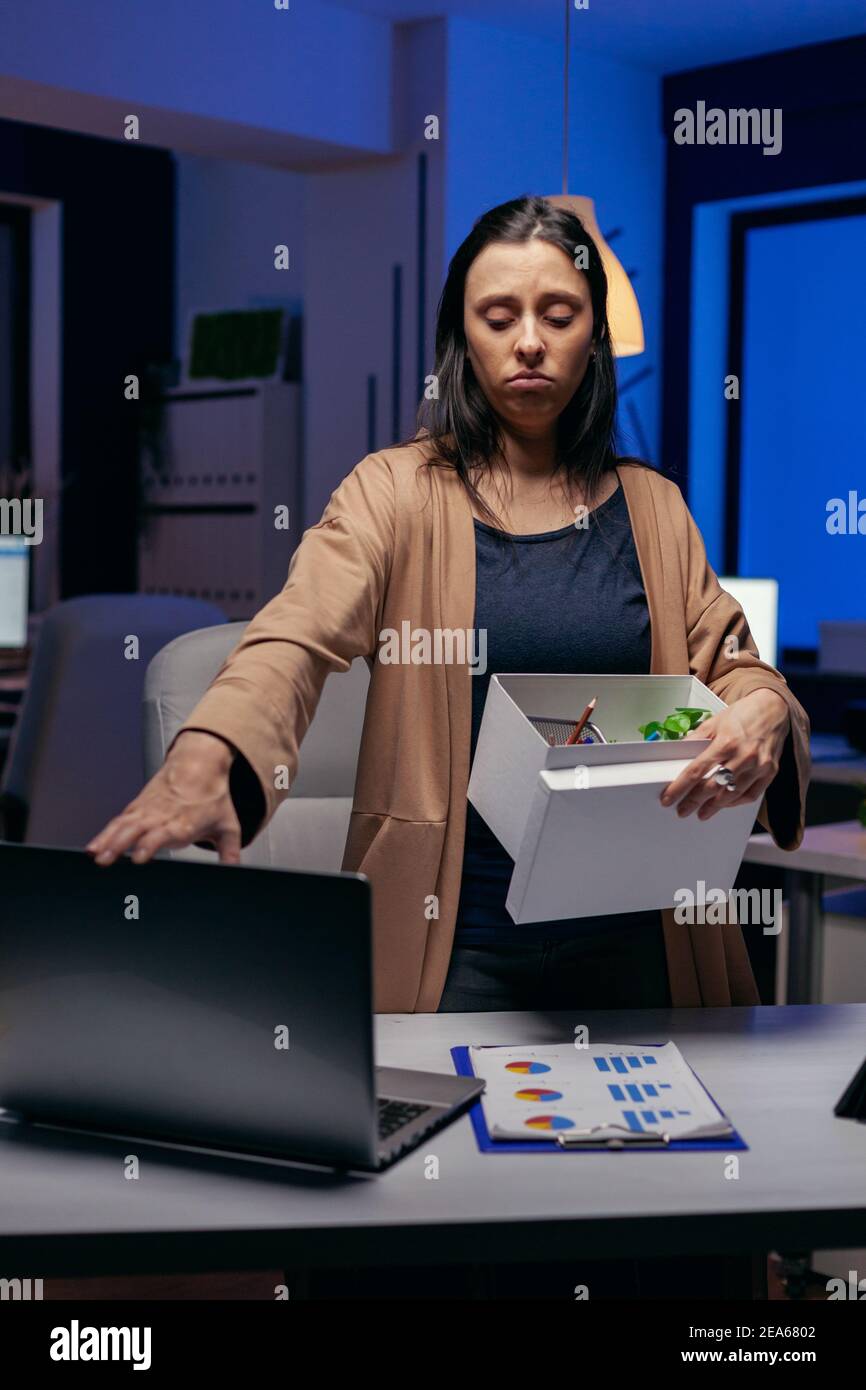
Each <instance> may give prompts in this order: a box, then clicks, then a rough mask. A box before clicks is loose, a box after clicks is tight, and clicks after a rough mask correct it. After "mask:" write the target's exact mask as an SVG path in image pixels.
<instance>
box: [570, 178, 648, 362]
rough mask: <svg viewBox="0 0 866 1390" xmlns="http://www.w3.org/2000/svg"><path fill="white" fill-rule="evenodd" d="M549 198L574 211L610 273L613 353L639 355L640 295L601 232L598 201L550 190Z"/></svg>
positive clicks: (608, 307)
mask: <svg viewBox="0 0 866 1390" xmlns="http://www.w3.org/2000/svg"><path fill="white" fill-rule="evenodd" d="M546 201H547V202H548V203H553V204H554V205H555V206H557V207H562V208H565V209H566V211H567V212H573V213H575V214H576V215H577V216H578V217H579V218H580V220H581V222H582V223H583V225H584V227H585V228H586V230H587V231H588V232H589V235H590V236H591V237H592V239H593V241H594V242H595V244H596V246H597V247H598V249H599V253H600V255H601V260H602V264H603V265H604V270H605V274H606V275H607V321H608V325H609V327H610V337H611V346H612V348H613V352H614V356H615V357H636V356H637V355H638V353H640V352H643V351H644V336H643V322H642V320H641V316H640V307H639V305H638V302H637V295H636V294H635V292H634V290H633V289H632V285H631V281H630V280H629V278H628V276H627V275H626V273H625V271H624V270H623V268H622V263H621V262H620V260H619V259H618V257H617V256H615V255H614V253H613V251H611V249H610V247H609V246H608V244H607V242H606V241H605V239H604V237H603V236H602V234H601V228H600V227H599V225H598V220H597V219H596V215H595V203H594V202H593V200H592V198H583V197H580V196H579V195H578V194H576V193H553V194H549V195H547V197H546Z"/></svg>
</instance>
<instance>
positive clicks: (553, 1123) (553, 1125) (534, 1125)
mask: <svg viewBox="0 0 866 1390" xmlns="http://www.w3.org/2000/svg"><path fill="white" fill-rule="evenodd" d="M526 1127H527V1129H574V1120H570V1119H569V1118H568V1116H567V1115H533V1116H532V1118H531V1119H530V1120H527V1121H526Z"/></svg>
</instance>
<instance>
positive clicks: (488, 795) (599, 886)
mask: <svg viewBox="0 0 866 1390" xmlns="http://www.w3.org/2000/svg"><path fill="white" fill-rule="evenodd" d="M593 695H597V696H598V703H597V705H596V708H595V712H594V714H593V720H594V722H597V723H598V725H599V726H600V728H601V730H602V732H603V733H604V735H605V737H606V738H607V739H615V740H617V742H614V743H610V742H609V743H607V744H576V745H574V746H572V747H565V746H560V747H555V748H553V747H551V746H550V745H549V744H548V743H547V742H546V741H545V739H544V738H543V737H542V735H541V734H540V733H539V732H538V731H537V730H536V729H535V728H534V727H533V725H532V724H531V723H530V721H529V718H528V717H527V716H533V717H540V718H551V719H556V718H558V719H577V718H578V717H579V715H580V714H581V713H582V711H583V709H584V708H585V706H586V705H587V704H588V703H589V701H590V700H591V699H592V697H593ZM677 705H685V706H697V707H700V708H705V709H709V710H711V711H712V713H713V714H716V713H718V711H720V710H722V709H724V708H725V704H724V701H722V700H720V699H719V698H718V696H717V695H714V694H713V693H712V691H710V690H708V689H707V687H706V686H705V685H702V684H701V682H700V681H699V680H696V679H695V678H694V677H693V676H640V675H635V676H629V675H507V674H504V675H503V674H499V675H493V676H491V678H490V685H489V687H488V693H487V700H486V703H485V706H484V716H483V719H482V721H481V729H480V732H479V736H478V743H477V746H476V750H475V757H474V759H473V763H472V771H471V775H470V778H469V789H468V795H469V800H470V801H471V802H472V805H473V806H474V807H475V809H476V810H477V811H478V813H479V815H481V816H482V817H483V819H484V820H485V821H486V822H487V824H488V825H489V826H490V829H491V830H492V831H493V833H494V834H495V835H496V837H497V838H498V839H499V840H500V841H501V843H502V845H503V846H504V847H505V849H506V851H507V852H508V854H509V855H510V856H511V858H512V859H513V860H514V861H515V866H514V873H513V875H512V878H511V885H510V887H509V891H508V898H507V900H506V907H507V909H508V912H509V914H510V916H511V917H513V919H514V921H515V922H518V923H523V922H548V921H558V920H562V919H565V918H570V917H590V916H595V915H607V914H610V913H619V912H644V911H650V910H651V909H653V908H662V907H672V906H674V905H675V896H674V895H675V894H676V893H677V892H678V891H681V890H683V889H686V888H687V889H690V891H691V892H693V893H695V894H696V896H697V895H698V894H699V891H700V890H699V887H698V885H699V883H700V882H701V881H703V883H704V885H705V891H706V892H709V891H710V889H716V888H720V889H721V890H722V891H723V892H725V893H727V892H728V891H729V890H730V889H731V888H732V887H733V884H734V880H735V878H736V876H737V872H738V870H739V867H740V864H741V862H742V858H743V855H744V853H745V849H746V842H747V840H748V838H749V835H750V834H751V832H752V827H753V825H754V821H755V817H756V815H757V813H758V809H759V807H760V803H761V799H762V798H761V797H758V798H757V799H756V800H755V801H754V802H750V803H748V804H745V805H742V806H737V807H733V808H727V807H726V808H725V809H724V810H722V811H720V812H719V814H718V815H716V816H712V817H710V819H709V820H706V821H699V820H698V818H697V815H696V814H692V815H690V816H685V817H681V816H679V815H678V814H677V811H676V807H673V806H662V805H661V803H660V801H659V799H658V798H659V793H660V792H661V790H662V787H663V786H664V785H665V784H666V783H668V782H671V781H673V779H674V778H675V777H677V776H678V775H679V773H680V772H681V771H682V768H683V764H684V763H686V762H688V761H690V760H691V759H692V758H694V757H697V755H698V754H699V753H702V752H703V751H704V750H705V749H706V748H707V747H708V746H709V743H710V740H709V739H688V740H686V739H682V740H672V741H668V740H664V741H662V740H659V741H656V742H650V743H647V742H645V741H644V740H643V739H642V737H641V735H640V734H639V733H638V725H639V724H646V723H648V722H649V721H650V720H651V719H663V718H665V716H666V715H668V714H670V713H671V712H672V711H673V710H674V709H675V707H676V706H677Z"/></svg>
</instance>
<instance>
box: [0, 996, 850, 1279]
mask: <svg viewBox="0 0 866 1390" xmlns="http://www.w3.org/2000/svg"><path fill="white" fill-rule="evenodd" d="M376 1022H377V1038H378V1057H377V1060H378V1061H379V1062H380V1063H383V1064H388V1065H393V1066H400V1065H402V1066H408V1067H419V1068H429V1069H430V1070H440V1071H451V1069H452V1067H451V1059H450V1053H449V1048H450V1046H451V1045H452V1044H458V1043H471V1042H479V1043H481V1042H486V1043H493V1042H499V1043H514V1042H519V1041H526V1042H530V1041H531V1042H555V1041H561V1040H562V1039H564V1038H569V1037H571V1036H572V1035H573V1029H574V1027H575V1025H576V1024H578V1023H586V1024H588V1025H589V1029H590V1040H591V1041H593V1042H605V1041H607V1042H634V1043H636V1044H637V1043H640V1042H653V1041H656V1042H657V1041H660V1040H664V1039H667V1038H674V1039H675V1040H676V1042H677V1043H678V1045H679V1046H680V1048H681V1050H682V1051H683V1053H684V1055H685V1057H686V1059H687V1061H688V1062H689V1063H690V1064H691V1065H692V1066H693V1067H694V1068H695V1070H696V1071H697V1072H698V1074H699V1076H700V1077H701V1079H702V1080H703V1082H704V1083H705V1085H706V1086H707V1088H708V1089H709V1091H710V1092H711V1094H712V1095H713V1096H714V1097H715V1098H716V1100H717V1101H718V1103H719V1104H720V1105H721V1106H722V1107H723V1109H726V1110H727V1112H728V1113H729V1115H730V1117H731V1119H732V1121H733V1122H734V1124H735V1126H736V1127H737V1128H738V1129H739V1130H740V1132H741V1133H742V1135H743V1137H744V1139H745V1140H746V1142H747V1143H748V1144H749V1146H750V1149H749V1151H748V1152H742V1153H740V1154H739V1155H738V1160H739V1177H738V1178H736V1179H732V1178H730V1177H729V1176H726V1165H727V1163H728V1161H729V1155H728V1154H727V1153H726V1152H725V1151H718V1152H713V1153H694V1152H688V1153H665V1152H663V1151H656V1152H645V1153H633V1152H632V1153H629V1152H623V1151H621V1152H618V1153H604V1152H592V1153H563V1154H549V1155H548V1154H545V1155H542V1154H527V1155H523V1154H481V1153H479V1152H478V1150H477V1148H476V1144H475V1138H474V1135H473V1132H472V1128H471V1125H470V1121H469V1117H468V1116H463V1117H461V1118H460V1119H459V1120H458V1121H457V1122H456V1123H455V1124H453V1125H452V1126H450V1127H449V1128H448V1129H446V1130H444V1131H442V1132H441V1133H440V1134H437V1135H436V1136H434V1138H433V1139H431V1141H430V1142H429V1143H428V1144H426V1145H424V1146H422V1148H420V1149H418V1150H416V1151H415V1153H413V1154H410V1155H409V1156H408V1158H406V1159H404V1160H403V1161H401V1162H400V1163H398V1164H397V1165H396V1166H395V1167H394V1168H392V1169H391V1170H390V1171H389V1172H387V1173H386V1174H384V1175H383V1176H380V1177H367V1178H346V1177H336V1176H334V1175H333V1174H327V1173H316V1172H313V1171H311V1170H302V1169H299V1168H293V1167H290V1166H288V1165H277V1164H265V1163H259V1162H249V1161H243V1160H232V1159H229V1158H224V1157H222V1158H216V1157H202V1156H201V1155H191V1154H187V1153H183V1152H179V1151H176V1150H167V1149H159V1148H156V1147H154V1146H148V1145H146V1144H144V1143H142V1142H138V1141H136V1142H135V1143H134V1145H131V1144H130V1141H128V1140H127V1141H125V1142H115V1141H107V1140H97V1139H83V1138H81V1137H79V1136H69V1135H64V1134H58V1133H57V1132H56V1131H50V1130H37V1129H33V1128H32V1127H31V1128H25V1127H22V1126H19V1125H17V1124H15V1123H12V1122H7V1123H0V1273H2V1274H5V1275H7V1276H10V1275H12V1274H17V1275H19V1276H20V1277H26V1276H28V1275H30V1276H31V1277H40V1276H44V1277H49V1276H51V1275H60V1274H64V1273H68V1274H72V1273H79V1274H85V1273H88V1272H92V1273H100V1272H101V1273H106V1274H110V1273H120V1272H124V1271H125V1272H129V1273H134V1272H145V1271H146V1270H152V1271H162V1272H172V1271H173V1270H186V1271H193V1270H196V1269H203V1268H224V1269H240V1268H243V1267H248V1268H250V1267H251V1268H262V1269H271V1268H282V1267H284V1266H285V1265H291V1264H293V1263H295V1264H308V1265H319V1264H340V1263H344V1264H346V1263H348V1264H364V1263H389V1262H397V1263H406V1264H417V1263H419V1262H424V1261H431V1262H437V1261H438V1262H460V1261H461V1260H467V1261H472V1260H484V1259H492V1260H495V1259H504V1260H509V1259H511V1260H515V1259H531V1258H533V1257H535V1258H538V1259H557V1258H568V1257H569V1256H570V1255H574V1254H576V1253H577V1252H580V1253H582V1254H583V1255H584V1256H585V1257H587V1258H591V1257H593V1256H604V1255H609V1256H611V1257H613V1256H618V1255H633V1256H636V1255H641V1254H669V1255H672V1254H677V1253H687V1252H692V1253H699V1252H700V1253H709V1252H712V1251H718V1252H725V1251H745V1250H748V1249H752V1250H768V1249H782V1250H785V1249H790V1250H808V1249H816V1248H838V1247H846V1246H847V1247H851V1246H858V1245H859V1246H864V1245H866V1124H860V1123H857V1122H856V1121H853V1120H844V1119H838V1118H836V1117H835V1116H834V1114H833V1106H834V1104H835V1103H836V1101H837V1100H838V1099H839V1097H840V1096H841V1094H842V1092H843V1091H844V1089H845V1088H846V1086H847V1085H848V1083H849V1082H850V1080H851V1078H852V1077H853V1075H854V1073H855V1072H856V1071H857V1069H858V1068H859V1066H860V1065H861V1063H862V1061H863V1059H864V1055H866V1004H845V1005H800V1006H788V1007H760V1008H733V1009H679V1010H646V1011H640V1012H635V1011H631V1012H626V1013H621V1014H620V1013H614V1012H611V1013H601V1012H599V1013H596V1014H592V1013H581V1014H580V1016H579V1017H578V1016H576V1015H571V1014H564V1013H559V1014H540V1013H538V1014H527V1013H502V1014H494V1013H486V1014H484V1013H482V1014H474V1015H458V1014H432V1015H430V1014H426V1015H425V1014H418V1015H381V1016H379V1017H378V1018H377V1021H376ZM130 1152H135V1153H137V1154H138V1155H139V1157H140V1162H141V1176H140V1178H139V1179H138V1180H137V1181H129V1180H126V1179H125V1178H124V1177H123V1170H122V1161H123V1157H124V1155H125V1154H127V1153H130ZM430 1154H435V1155H436V1157H437V1158H438V1160H439V1177H438V1179H435V1180H431V1179H428V1178H427V1177H425V1164H426V1162H427V1159H428V1156H429V1155H430Z"/></svg>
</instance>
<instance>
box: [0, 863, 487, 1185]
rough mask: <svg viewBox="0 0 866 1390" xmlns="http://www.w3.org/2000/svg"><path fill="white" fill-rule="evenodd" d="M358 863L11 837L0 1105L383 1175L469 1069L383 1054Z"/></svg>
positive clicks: (4, 901)
mask: <svg viewBox="0 0 866 1390" xmlns="http://www.w3.org/2000/svg"><path fill="white" fill-rule="evenodd" d="M372 992H373V991H372V924H371V887H370V882H369V880H368V879H367V878H366V877H365V876H364V875H363V874H355V873H296V872H289V871H286V870H281V869H259V868H255V869H254V868H247V867H243V866H231V867H229V866H215V865H213V864H200V863H193V862H188V861H182V860H172V859H155V860H151V861H150V862H149V863H146V864H134V863H133V862H132V861H131V860H130V859H128V858H122V859H119V860H118V861H116V862H115V863H114V864H112V865H109V866H108V867H100V866H98V865H96V864H95V863H94V862H93V860H92V859H91V858H90V856H89V855H88V854H86V853H85V852H84V850H75V849H52V848H45V847H41V846H34V845H16V844H9V843H3V842H0V1107H3V1108H4V1109H6V1110H8V1111H13V1112H15V1113H16V1115H17V1116H20V1117H21V1118H23V1119H26V1120H31V1121H35V1122H38V1123H43V1124H45V1123H47V1124H52V1125H60V1126H62V1127H63V1128H72V1129H79V1130H86V1131H91V1132H98V1133H102V1134H110V1135H124V1136H141V1137H142V1138H144V1139H151V1140H154V1141H157V1142H163V1143H168V1144H180V1145H189V1146H193V1147H197V1148H207V1149H214V1150H217V1151H218V1152H222V1151H231V1152H233V1153H240V1154H248V1155H258V1156H261V1157H266V1158H274V1159H287V1160H291V1161H294V1162H299V1163H306V1164H312V1165H314V1166H316V1167H322V1166H326V1167H328V1168H333V1169H338V1170H346V1171H353V1170H357V1171H358V1172H362V1173H364V1172H366V1173H369V1172H375V1173H379V1172H383V1171H384V1170H385V1169H387V1168H390V1167H391V1165H392V1164H394V1163H396V1162H397V1161H398V1159H400V1158H402V1157H404V1156H405V1155H406V1154H408V1153H411V1152H412V1150H413V1149H416V1148H417V1147H418V1146H419V1145H420V1144H422V1143H424V1142H425V1141H426V1140H427V1139H429V1137H430V1136H431V1135H432V1134H435V1133H436V1131H437V1130H440V1129H442V1128H443V1127H444V1126H445V1125H447V1124H450V1123H451V1121H452V1120H454V1119H455V1118H456V1117H457V1116H458V1115H460V1114H461V1113H462V1112H463V1111H465V1110H466V1109H468V1107H469V1106H471V1105H472V1104H473V1102H474V1101H475V1100H476V1099H477V1098H478V1096H479V1095H480V1094H481V1092H482V1090H483V1089H484V1083H483V1081H479V1080H477V1079H476V1078H474V1077H463V1076H456V1075H454V1076H451V1075H445V1074H443V1075H440V1074H438V1073H436V1072H426V1071H415V1070H404V1069H402V1068H396V1067H376V1066H375V1065H374V1037H373V1008H372Z"/></svg>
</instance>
